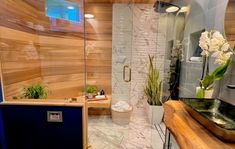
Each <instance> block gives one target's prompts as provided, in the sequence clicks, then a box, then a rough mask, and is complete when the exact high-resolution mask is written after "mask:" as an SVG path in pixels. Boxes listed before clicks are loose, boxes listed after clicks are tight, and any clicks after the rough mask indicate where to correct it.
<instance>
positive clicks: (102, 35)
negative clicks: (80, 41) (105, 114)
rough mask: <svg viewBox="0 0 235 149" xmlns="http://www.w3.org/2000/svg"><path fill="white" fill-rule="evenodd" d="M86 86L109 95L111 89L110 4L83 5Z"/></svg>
mask: <svg viewBox="0 0 235 149" xmlns="http://www.w3.org/2000/svg"><path fill="white" fill-rule="evenodd" d="M85 13H89V14H93V15H94V16H95V17H94V19H87V20H86V22H85V32H86V59H87V61H86V70H87V84H88V85H96V86H97V87H98V88H99V89H104V91H105V92H106V94H111V88H112V79H111V78H112V4H107V3H85Z"/></svg>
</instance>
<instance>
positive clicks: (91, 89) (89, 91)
mask: <svg viewBox="0 0 235 149" xmlns="http://www.w3.org/2000/svg"><path fill="white" fill-rule="evenodd" d="M96 91H97V87H96V86H92V85H87V86H86V93H87V97H88V98H89V99H90V98H93V94H94V93H95V92H96Z"/></svg>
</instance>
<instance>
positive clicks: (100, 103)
mask: <svg viewBox="0 0 235 149" xmlns="http://www.w3.org/2000/svg"><path fill="white" fill-rule="evenodd" d="M87 107H88V108H105V109H110V108H111V96H107V97H106V99H102V100H93V101H92V100H87Z"/></svg>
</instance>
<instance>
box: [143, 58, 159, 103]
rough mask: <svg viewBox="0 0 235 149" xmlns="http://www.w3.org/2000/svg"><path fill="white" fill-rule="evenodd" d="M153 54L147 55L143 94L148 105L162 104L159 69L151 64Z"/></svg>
mask: <svg viewBox="0 0 235 149" xmlns="http://www.w3.org/2000/svg"><path fill="white" fill-rule="evenodd" d="M153 61H154V56H150V55H149V65H148V79H147V84H146V86H145V87H144V94H145V96H146V97H147V101H148V103H149V104H150V105H162V101H161V87H162V81H159V71H158V69H157V68H156V66H154V64H153Z"/></svg>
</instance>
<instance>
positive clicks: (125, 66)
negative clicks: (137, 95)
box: [123, 65, 131, 82]
mask: <svg viewBox="0 0 235 149" xmlns="http://www.w3.org/2000/svg"><path fill="white" fill-rule="evenodd" d="M126 69H129V78H128V79H126ZM123 81H125V82H130V81H131V68H130V67H129V66H128V65H124V67H123Z"/></svg>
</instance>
